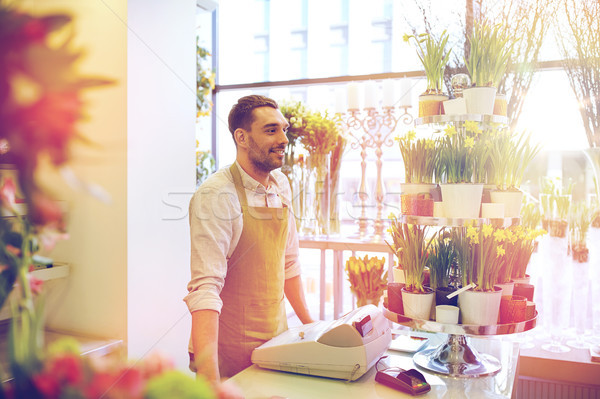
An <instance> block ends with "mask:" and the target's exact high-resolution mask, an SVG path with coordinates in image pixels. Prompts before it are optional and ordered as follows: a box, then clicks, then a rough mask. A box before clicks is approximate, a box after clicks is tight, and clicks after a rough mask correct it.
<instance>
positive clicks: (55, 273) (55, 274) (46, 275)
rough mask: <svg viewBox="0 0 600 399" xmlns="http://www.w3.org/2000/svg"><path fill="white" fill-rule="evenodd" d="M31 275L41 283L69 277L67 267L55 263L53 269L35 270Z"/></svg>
mask: <svg viewBox="0 0 600 399" xmlns="http://www.w3.org/2000/svg"><path fill="white" fill-rule="evenodd" d="M31 273H32V274H33V275H34V276H35V277H37V278H39V279H40V280H43V281H47V280H54V279H57V278H64V277H67V276H68V275H69V265H66V264H58V263H55V264H54V266H53V267H48V268H45V269H36V270H34V271H33V272H31Z"/></svg>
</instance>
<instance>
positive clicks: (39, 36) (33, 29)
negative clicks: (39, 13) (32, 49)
mask: <svg viewBox="0 0 600 399" xmlns="http://www.w3.org/2000/svg"><path fill="white" fill-rule="evenodd" d="M22 32H23V35H25V36H26V37H27V38H28V39H31V40H32V41H34V42H42V41H43V40H44V39H45V38H46V33H47V29H46V26H45V25H44V23H43V22H42V21H41V20H39V19H30V20H29V21H27V22H26V23H25V25H23V29H22Z"/></svg>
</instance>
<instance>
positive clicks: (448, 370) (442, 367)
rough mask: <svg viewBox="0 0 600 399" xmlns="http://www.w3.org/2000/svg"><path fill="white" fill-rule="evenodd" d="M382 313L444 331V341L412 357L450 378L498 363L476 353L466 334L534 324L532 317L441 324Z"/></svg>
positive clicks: (487, 370)
mask: <svg viewBox="0 0 600 399" xmlns="http://www.w3.org/2000/svg"><path fill="white" fill-rule="evenodd" d="M383 314H384V316H385V317H386V318H387V319H388V320H391V321H393V322H394V323H398V324H402V325H403V326H406V327H410V328H413V329H417V330H421V331H427V332H434V333H444V334H448V338H447V340H446V341H445V342H443V343H442V344H441V345H439V346H438V347H435V348H427V349H424V350H421V351H419V352H417V353H415V355H414V356H413V361H414V362H415V364H417V365H418V366H420V367H422V368H424V369H426V370H429V371H433V372H434V373H439V374H445V375H449V376H452V377H483V376H487V375H494V374H496V373H497V372H498V371H500V369H501V367H502V366H501V364H500V362H499V361H498V359H496V358H495V357H493V356H490V355H487V354H483V353H479V352H477V350H475V348H473V347H471V346H470V345H469V336H491V335H505V334H515V333H520V332H525V331H529V330H531V329H532V328H534V327H535V326H536V323H537V312H536V314H535V316H534V317H533V318H532V319H530V320H526V321H522V322H518V323H509V324H496V325H488V326H481V325H469V324H444V323H438V322H435V321H430V320H419V319H411V318H410V317H406V316H404V315H401V314H399V313H394V312H392V311H390V310H388V309H387V308H386V307H383Z"/></svg>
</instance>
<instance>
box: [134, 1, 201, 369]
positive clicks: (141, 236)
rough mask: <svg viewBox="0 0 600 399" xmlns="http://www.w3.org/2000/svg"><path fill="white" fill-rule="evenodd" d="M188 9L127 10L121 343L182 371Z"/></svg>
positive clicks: (191, 145) (165, 5)
mask: <svg viewBox="0 0 600 399" xmlns="http://www.w3.org/2000/svg"><path fill="white" fill-rule="evenodd" d="M195 12H196V8H195V1H193V0H186V1H175V2H166V1H163V0H151V1H149V0H130V1H129V2H128V15H129V18H128V26H129V33H128V58H127V61H128V71H129V73H128V122H127V130H128V137H127V141H128V172H127V188H128V201H127V202H128V212H127V225H128V234H127V240H128V256H127V258H128V259H127V264H128V268H127V276H128V277H127V278H128V284H127V292H128V295H127V296H128V306H127V308H128V318H127V326H128V342H129V353H130V356H132V357H140V356H143V355H144V354H145V353H147V351H149V350H152V349H159V350H160V351H162V352H165V353H167V354H168V355H169V356H170V357H171V358H172V359H174V360H175V361H176V362H177V364H178V365H179V366H181V367H184V366H187V362H188V360H187V342H188V339H189V334H190V325H191V324H190V316H189V312H188V310H187V307H186V306H185V304H184V302H183V301H182V299H183V297H184V295H185V294H186V293H187V291H186V288H185V287H186V284H187V281H188V280H189V232H188V219H187V207H188V202H189V199H190V197H191V193H192V192H193V190H194V187H195V114H196V109H195V106H196V105H195V104H196V103H195V87H196V84H195V82H196V80H195V70H196V58H195V54H196V50H195V49H196V41H195Z"/></svg>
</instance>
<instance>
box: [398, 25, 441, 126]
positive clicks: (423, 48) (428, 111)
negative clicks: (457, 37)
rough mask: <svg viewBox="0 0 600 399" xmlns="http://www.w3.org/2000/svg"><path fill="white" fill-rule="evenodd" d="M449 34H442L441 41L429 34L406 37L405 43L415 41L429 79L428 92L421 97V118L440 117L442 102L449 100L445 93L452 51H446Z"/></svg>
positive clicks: (418, 54)
mask: <svg viewBox="0 0 600 399" xmlns="http://www.w3.org/2000/svg"><path fill="white" fill-rule="evenodd" d="M448 37H449V36H448V33H447V32H446V31H444V32H442V34H441V35H440V38H439V39H436V38H434V37H433V36H432V35H431V34H429V33H421V34H418V35H404V41H405V42H408V41H410V39H414V41H415V43H416V45H417V56H418V57H419V59H420V60H421V63H422V64H423V68H424V69H425V75H426V77H427V90H426V91H425V92H424V93H423V94H421V95H420V96H419V117H423V116H431V115H439V114H440V113H441V104H442V101H445V100H447V99H448V96H447V95H445V94H444V93H443V86H444V70H445V69H446V64H447V63H448V59H449V58H450V53H451V50H448V51H446V44H447V43H448Z"/></svg>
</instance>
